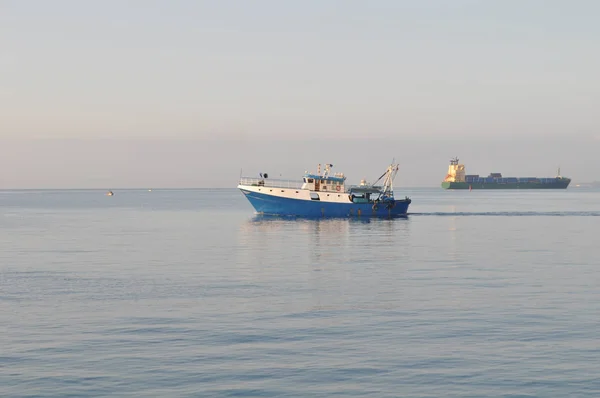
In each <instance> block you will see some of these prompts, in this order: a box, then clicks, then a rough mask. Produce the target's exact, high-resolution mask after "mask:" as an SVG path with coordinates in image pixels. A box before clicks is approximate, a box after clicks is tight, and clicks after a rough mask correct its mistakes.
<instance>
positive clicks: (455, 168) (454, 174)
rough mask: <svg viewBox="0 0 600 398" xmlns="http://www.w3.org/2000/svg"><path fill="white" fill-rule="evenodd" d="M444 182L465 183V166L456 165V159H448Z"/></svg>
mask: <svg viewBox="0 0 600 398" xmlns="http://www.w3.org/2000/svg"><path fill="white" fill-rule="evenodd" d="M444 182H465V165H464V164H459V163H458V158H457V157H455V158H454V159H450V165H449V166H448V174H446V178H444Z"/></svg>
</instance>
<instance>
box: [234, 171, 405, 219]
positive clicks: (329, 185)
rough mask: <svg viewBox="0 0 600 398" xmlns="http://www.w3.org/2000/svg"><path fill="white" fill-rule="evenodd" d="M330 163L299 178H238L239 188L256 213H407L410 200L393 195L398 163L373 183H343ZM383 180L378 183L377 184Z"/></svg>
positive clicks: (362, 214)
mask: <svg viewBox="0 0 600 398" xmlns="http://www.w3.org/2000/svg"><path fill="white" fill-rule="evenodd" d="M332 168H333V165H332V164H326V165H325V167H324V171H323V172H322V173H321V164H319V165H318V166H317V172H316V173H310V172H305V174H304V176H303V178H302V180H301V181H289V180H277V179H269V178H268V177H269V176H268V174H267V173H260V174H259V176H260V178H250V177H240V181H239V184H238V189H239V190H240V191H241V192H242V193H243V194H244V195H245V196H246V198H247V199H248V201H249V202H250V204H251V205H252V207H254V209H255V210H256V212H257V213H258V214H265V215H279V216H299V217H360V216H365V217H396V216H406V214H407V212H408V206H409V205H410V203H411V200H410V199H409V198H408V197H405V198H403V199H396V198H395V197H394V186H393V184H394V179H395V177H396V174H397V173H398V164H395V163H392V164H390V165H389V166H388V168H387V170H386V171H385V172H384V173H383V174H382V175H381V176H380V177H379V178H378V179H377V180H376V181H375V182H374V183H372V184H369V183H367V182H366V181H365V180H364V179H363V180H361V182H360V184H359V185H349V186H347V185H346V176H345V175H344V174H343V173H332V172H331V169H332ZM380 181H382V184H381V185H377V184H378V183H379V182H380Z"/></svg>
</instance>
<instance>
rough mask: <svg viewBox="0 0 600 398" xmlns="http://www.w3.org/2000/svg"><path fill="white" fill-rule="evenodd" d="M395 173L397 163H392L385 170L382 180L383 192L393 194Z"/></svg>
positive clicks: (396, 171)
mask: <svg viewBox="0 0 600 398" xmlns="http://www.w3.org/2000/svg"><path fill="white" fill-rule="evenodd" d="M396 174H398V164H395V163H392V164H391V165H389V166H388V168H387V171H386V172H385V180H383V193H384V194H390V195H393V194H394V178H396Z"/></svg>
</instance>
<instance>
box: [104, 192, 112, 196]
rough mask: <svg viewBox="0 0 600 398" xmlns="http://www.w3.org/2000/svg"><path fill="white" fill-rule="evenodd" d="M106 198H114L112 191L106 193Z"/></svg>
mask: <svg viewBox="0 0 600 398" xmlns="http://www.w3.org/2000/svg"><path fill="white" fill-rule="evenodd" d="M106 196H114V193H113V191H108V192H107V193H106Z"/></svg>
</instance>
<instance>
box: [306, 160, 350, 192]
mask: <svg viewBox="0 0 600 398" xmlns="http://www.w3.org/2000/svg"><path fill="white" fill-rule="evenodd" d="M331 167H333V165H332V164H328V165H325V172H324V173H323V174H321V165H320V164H319V166H318V168H317V173H316V174H312V173H308V172H306V173H305V174H304V177H303V178H302V189H308V190H309V191H315V192H337V193H341V192H346V186H345V181H346V177H345V176H344V173H335V174H334V175H330V174H329V173H330V171H331Z"/></svg>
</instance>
